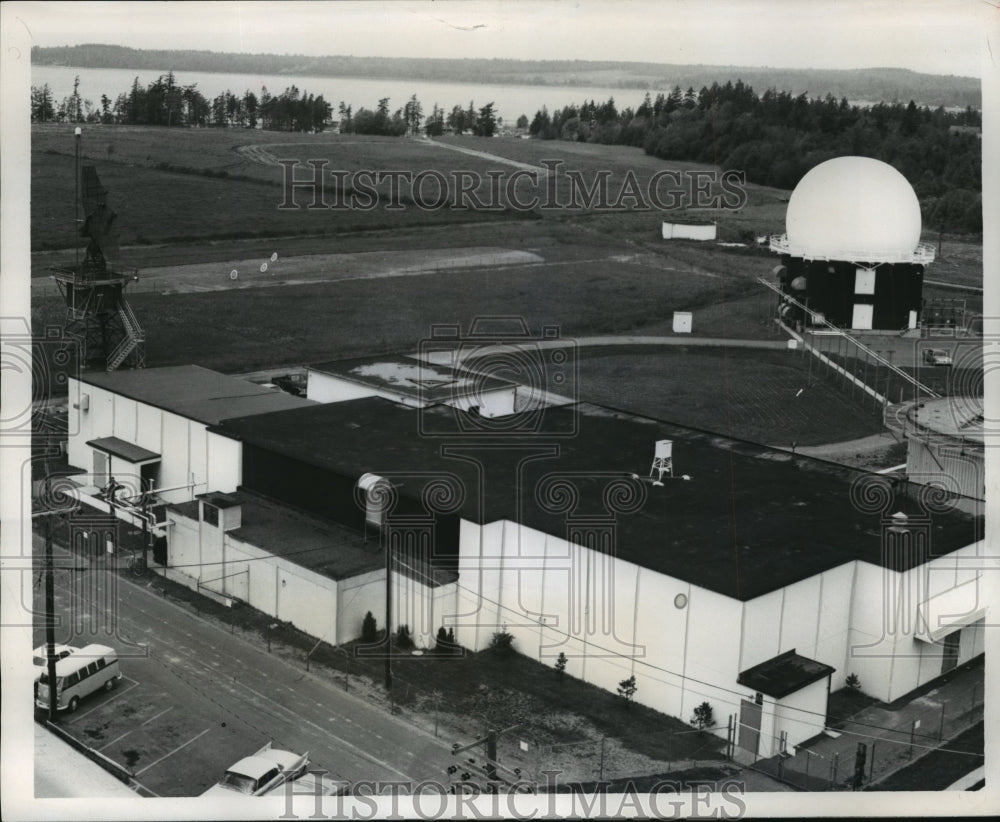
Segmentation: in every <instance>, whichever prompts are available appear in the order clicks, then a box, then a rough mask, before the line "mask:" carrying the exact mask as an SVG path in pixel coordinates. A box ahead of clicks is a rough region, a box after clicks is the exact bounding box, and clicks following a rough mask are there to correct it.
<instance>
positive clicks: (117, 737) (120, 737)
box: [97, 731, 132, 751]
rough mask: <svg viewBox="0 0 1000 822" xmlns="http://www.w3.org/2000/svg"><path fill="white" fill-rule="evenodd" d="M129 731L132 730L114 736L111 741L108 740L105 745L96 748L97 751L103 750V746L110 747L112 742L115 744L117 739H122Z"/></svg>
mask: <svg viewBox="0 0 1000 822" xmlns="http://www.w3.org/2000/svg"><path fill="white" fill-rule="evenodd" d="M130 733H132V731H125V733H123V734H122V735H121V736H116V737H115V738H114V739H112V740H111V741H110V742H109V743H108V744H107V745H104V746H102V747H100V748H98V749H97V750H99V751H103V750H104V749H105V748H110V747H111V746H112V745H114V744H115V743H116V742H118V741H119V740H120V739H124V738H125V737H126V736H128V735H129V734H130Z"/></svg>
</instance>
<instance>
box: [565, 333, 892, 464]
mask: <svg viewBox="0 0 1000 822" xmlns="http://www.w3.org/2000/svg"><path fill="white" fill-rule="evenodd" d="M800 392H801V393H800ZM580 395H581V397H582V398H584V399H586V400H588V401H590V402H594V403H597V404H599V405H607V406H611V407H615V408H623V409H627V410H629V411H633V412H636V413H639V414H645V415H647V416H650V417H655V418H657V419H665V420H670V421H671V422H676V423H680V424H681V425H686V426H690V427H693V428H703V429H707V430H709V431H716V432H719V433H721V434H725V435H728V436H732V437H737V438H739V439H748V440H752V441H754V442H760V443H764V444H767V445H777V446H781V447H785V448H787V447H790V446H791V444H792V443H793V442H794V443H796V444H797V445H802V446H806V445H816V444H819V443H826V442H836V441H840V440H851V439H856V438H858V437H865V436H868V435H870V434H877V433H878V432H879V431H880V430H881V428H882V425H881V421H880V419H879V416H878V414H877V413H872V412H871V411H867V412H866V411H865V410H864V409H863V408H862V407H861V406H860V405H859V404H857V403H853V402H851V401H850V399H848V398H845V396H844V391H843V389H842V386H840V385H837V384H835V383H834V382H833V381H821V380H817V379H810V377H809V374H808V373H807V370H806V363H805V362H803V361H802V359H801V358H800V357H796V356H794V355H792V354H789V353H787V352H782V351H760V350H750V349H738V348H728V349H717V348H687V347H683V348H682V347H676V348H675V347H670V348H655V349H652V348H640V349H636V348H630V349H585V350H583V351H581V362H580Z"/></svg>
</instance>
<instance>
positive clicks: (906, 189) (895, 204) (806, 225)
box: [785, 157, 921, 262]
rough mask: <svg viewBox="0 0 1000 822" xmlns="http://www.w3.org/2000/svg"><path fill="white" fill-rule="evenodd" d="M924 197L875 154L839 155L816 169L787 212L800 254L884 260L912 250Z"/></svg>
mask: <svg viewBox="0 0 1000 822" xmlns="http://www.w3.org/2000/svg"><path fill="white" fill-rule="evenodd" d="M920 227H921V221H920V203H919V202H918V200H917V195H916V194H915V193H914V191H913V187H912V186H911V185H910V184H909V182H907V180H906V178H905V177H904V176H903V175H902V174H900V173H899V172H898V171H896V169H895V168H893V167H892V166H891V165H889V164H888V163H883V162H882V161H880V160H873V159H871V158H870V157H837V158H836V159H833V160H827V161H826V162H825V163H820V164H819V165H818V166H816V167H815V168H814V169H812V170H811V171H810V172H809V173H808V174H806V176H805V177H803V178H802V179H801V180H800V181H799V184H798V185H797V186H796V187H795V191H793V192H792V196H791V198H790V199H789V201H788V211H787V212H786V214H785V230H786V232H787V237H788V251H789V253H791V254H792V255H794V256H801V257H807V258H821V259H833V260H854V261H858V262H862V261H864V262H880V261H891V260H897V259H900V258H905V257H907V256H909V255H911V254H912V253H913V251H914V249H915V248H916V247H917V243H918V242H919V241H920Z"/></svg>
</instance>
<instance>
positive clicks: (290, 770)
mask: <svg viewBox="0 0 1000 822" xmlns="http://www.w3.org/2000/svg"><path fill="white" fill-rule="evenodd" d="M308 764H309V754H308V753H304V754H302V755H301V756H300V755H299V754H296V753H292V752H291V751H279V750H278V749H277V748H272V747H271V743H270V742H268V743H267V744H266V745H265V746H264V747H263V748H261V749H260V750H259V751H257V753H255V754H252V755H251V756H245V757H243V759H241V760H240V761H239V762H237V763H236V764H234V765H232V766H231V767H230V768H229V770H227V771H226V773H225V775H224V776H223V777H222V779H221V780H219V782H218V783H216V784H215V785H213V786H212V787H211V788H209V789H208V790H207V791H205V793H203V794H202V796H232V795H233V794H242V795H243V796H264V795H265V794H268V793H271V792H272V791H274V790H276V789H278V788H280V787H281V786H282V785H284V784H285V783H286V782H287V781H288V780H290V779H295V778H296V777H298V776H301V775H302V774H303V773H304V772H305V769H306V766H307V765H308Z"/></svg>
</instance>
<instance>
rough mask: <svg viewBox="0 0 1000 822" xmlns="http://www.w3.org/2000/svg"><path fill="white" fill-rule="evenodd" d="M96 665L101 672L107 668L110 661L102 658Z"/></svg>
mask: <svg viewBox="0 0 1000 822" xmlns="http://www.w3.org/2000/svg"><path fill="white" fill-rule="evenodd" d="M95 664H96V665H97V670H98V671H99V670H101V668H104V667H106V666H107V664H108V661H107V660H106V659H105V658H104V657H103V656H102V657H101V658H100V659H99V660H97V662H96V663H95Z"/></svg>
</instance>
